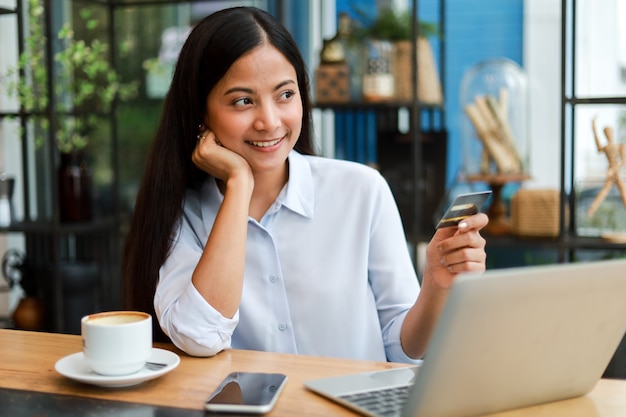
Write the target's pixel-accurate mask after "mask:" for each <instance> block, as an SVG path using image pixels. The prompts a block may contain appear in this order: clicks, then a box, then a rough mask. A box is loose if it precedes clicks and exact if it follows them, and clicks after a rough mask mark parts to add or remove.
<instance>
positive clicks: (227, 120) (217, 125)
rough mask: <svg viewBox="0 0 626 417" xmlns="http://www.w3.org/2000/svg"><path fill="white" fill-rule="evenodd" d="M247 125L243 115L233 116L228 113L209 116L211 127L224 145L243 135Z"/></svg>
mask: <svg viewBox="0 0 626 417" xmlns="http://www.w3.org/2000/svg"><path fill="white" fill-rule="evenodd" d="M245 126H246V122H245V120H242V119H241V117H233V116H230V115H228V114H220V115H218V116H217V117H212V118H209V128H210V129H211V130H212V131H213V133H215V136H217V137H218V139H219V140H220V142H222V144H224V145H226V144H228V143H230V142H231V141H233V140H236V139H238V138H241V137H243V134H244V132H245Z"/></svg>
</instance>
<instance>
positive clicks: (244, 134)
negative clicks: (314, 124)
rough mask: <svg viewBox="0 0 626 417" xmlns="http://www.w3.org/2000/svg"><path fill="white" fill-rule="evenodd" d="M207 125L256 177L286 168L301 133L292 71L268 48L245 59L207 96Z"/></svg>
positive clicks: (299, 114) (237, 62) (292, 69)
mask: <svg viewBox="0 0 626 417" xmlns="http://www.w3.org/2000/svg"><path fill="white" fill-rule="evenodd" d="M205 124H206V126H207V127H208V128H209V129H210V130H212V131H213V133H215V135H216V137H217V139H218V140H219V142H220V143H221V144H222V145H223V146H224V147H225V148H227V149H230V150H232V151H234V152H236V153H237V154H239V155H241V156H242V157H243V158H244V159H245V160H246V161H248V164H250V166H251V168H252V171H253V172H255V173H261V172H267V171H273V170H276V169H279V170H282V169H285V168H286V164H285V161H286V159H287V156H288V155H289V152H290V151H291V150H292V149H293V147H294V146H295V144H296V141H297V140H298V137H299V136H300V131H301V129H302V100H301V97H300V94H299V89H298V81H297V76H296V71H295V69H294V67H293V66H292V65H291V63H290V62H289V61H288V60H287V59H286V58H285V57H284V56H283V55H282V54H281V53H280V52H279V51H278V50H277V49H276V48H274V47H273V46H272V45H270V44H264V45H262V46H260V47H258V48H256V49H253V50H251V51H250V52H248V53H247V54H245V55H243V56H241V58H239V59H238V60H237V61H235V62H234V63H233V65H232V66H231V67H230V69H229V70H228V72H227V73H226V74H225V75H224V77H223V78H222V79H221V80H220V81H219V82H218V83H217V84H216V86H215V87H214V88H213V90H212V91H211V92H210V93H209V96H208V98H207V115H206V119H205Z"/></svg>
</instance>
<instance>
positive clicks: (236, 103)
mask: <svg viewBox="0 0 626 417" xmlns="http://www.w3.org/2000/svg"><path fill="white" fill-rule="evenodd" d="M250 104H252V100H251V99H250V97H242V98H240V99H237V100H235V101H234V102H233V105H234V106H236V107H243V106H249V105H250Z"/></svg>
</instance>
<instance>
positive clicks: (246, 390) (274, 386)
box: [205, 372, 287, 414]
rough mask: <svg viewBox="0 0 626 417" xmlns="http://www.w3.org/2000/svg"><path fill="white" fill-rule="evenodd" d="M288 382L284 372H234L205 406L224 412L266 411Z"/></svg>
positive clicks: (261, 412)
mask: <svg viewBox="0 0 626 417" xmlns="http://www.w3.org/2000/svg"><path fill="white" fill-rule="evenodd" d="M286 383H287V376H286V375H283V374H273V373H259V372H232V373H230V374H229V375H228V376H227V377H226V378H224V380H223V381H222V382H221V383H220V385H219V386H218V387H217V389H216V390H215V391H214V392H213V393H212V394H211V395H210V396H209V399H208V400H207V401H206V403H205V408H206V410H207V411H212V412H221V413H254V414H263V413H267V412H269V411H270V410H271V409H272V408H274V405H275V404H276V401H277V400H278V396H279V395H280V393H281V391H282V390H283V388H284V387H285V385H286Z"/></svg>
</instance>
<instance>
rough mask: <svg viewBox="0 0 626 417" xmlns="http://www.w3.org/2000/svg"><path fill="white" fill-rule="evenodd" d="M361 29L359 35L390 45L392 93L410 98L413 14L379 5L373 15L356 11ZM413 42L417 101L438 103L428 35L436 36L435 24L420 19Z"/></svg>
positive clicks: (434, 66)
mask: <svg viewBox="0 0 626 417" xmlns="http://www.w3.org/2000/svg"><path fill="white" fill-rule="evenodd" d="M356 13H357V15H358V16H359V20H360V21H361V29H360V30H359V31H357V32H356V36H358V37H360V38H370V39H378V40H385V41H389V42H392V43H393V44H394V50H395V51H394V55H395V57H394V59H393V65H392V66H393V73H394V85H395V88H394V90H395V93H394V98H396V99H398V100H412V99H413V71H414V70H413V54H412V48H413V16H412V15H411V13H410V12H409V11H406V10H405V11H398V10H396V9H395V8H394V7H391V6H389V7H383V8H382V9H381V10H380V11H379V13H378V14H377V15H371V14H370V13H368V12H366V11H363V10H359V9H357V10H356ZM418 25H419V30H418V33H419V38H418V39H417V41H416V44H417V64H418V68H417V71H418V74H419V79H418V86H417V97H418V100H419V101H420V102H422V103H426V104H441V103H442V101H443V98H442V92H441V83H440V81H439V73H438V71H437V67H436V64H435V58H434V55H433V52H432V48H431V45H430V42H429V38H431V37H436V36H439V32H438V27H437V25H436V24H434V23H432V22H424V21H420V22H419V23H418Z"/></svg>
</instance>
